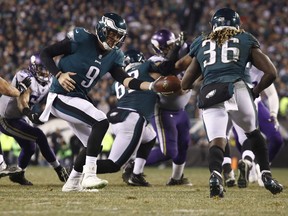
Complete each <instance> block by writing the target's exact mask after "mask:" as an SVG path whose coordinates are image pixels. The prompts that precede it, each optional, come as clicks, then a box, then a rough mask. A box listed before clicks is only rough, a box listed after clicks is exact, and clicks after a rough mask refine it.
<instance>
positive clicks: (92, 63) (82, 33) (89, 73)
mask: <svg viewBox="0 0 288 216" xmlns="http://www.w3.org/2000/svg"><path fill="white" fill-rule="evenodd" d="M71 40H72V46H71V51H72V54H70V55H66V56H63V57H62V58H61V59H60V61H59V64H58V67H59V69H60V70H61V71H62V72H75V73H77V74H76V75H74V76H71V78H72V79H73V80H75V82H76V85H75V86H76V88H75V90H74V91H73V92H70V93H68V92H66V91H65V90H64V89H63V88H62V86H61V85H60V84H59V82H58V80H57V79H53V83H52V86H51V89H50V91H51V92H55V93H58V94H65V95H69V96H78V97H81V96H82V97H85V96H86V95H87V93H88V92H89V91H90V90H91V88H92V87H93V86H94V85H95V84H96V83H97V81H98V80H99V79H101V77H102V76H103V75H105V74H106V73H107V72H108V71H109V70H110V69H111V68H112V67H114V66H115V65H119V66H123V62H124V53H123V52H122V51H121V50H120V49H116V48H115V49H112V50H111V51H110V52H108V53H107V54H105V55H102V54H101V53H100V52H99V51H100V48H99V45H98V43H97V37H96V36H95V35H94V34H91V33H89V32H88V31H86V30H85V29H84V28H75V29H74V30H73V37H72V38H71Z"/></svg>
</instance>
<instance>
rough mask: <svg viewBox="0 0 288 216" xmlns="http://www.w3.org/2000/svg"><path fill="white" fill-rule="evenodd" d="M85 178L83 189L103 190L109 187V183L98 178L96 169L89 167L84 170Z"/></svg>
mask: <svg viewBox="0 0 288 216" xmlns="http://www.w3.org/2000/svg"><path fill="white" fill-rule="evenodd" d="M83 173H84V177H83V180H82V183H81V184H82V187H83V189H101V188H104V187H106V186H107V185H108V181H107V180H104V179H100V178H98V177H97V176H96V167H89V166H87V165H85V166H84V168H83Z"/></svg>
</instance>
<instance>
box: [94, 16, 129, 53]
mask: <svg viewBox="0 0 288 216" xmlns="http://www.w3.org/2000/svg"><path fill="white" fill-rule="evenodd" d="M126 35H127V25H126V22H125V20H124V19H123V18H122V17H121V16H119V15H117V14H115V13H106V14H104V15H103V16H102V18H101V20H100V21H98V23H97V25H96V36H97V38H98V40H99V42H100V43H101V45H102V46H103V48H104V49H105V50H111V49H114V48H120V47H121V45H122V44H123V42H124V40H125V38H126Z"/></svg>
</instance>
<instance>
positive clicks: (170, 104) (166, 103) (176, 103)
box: [148, 56, 192, 111]
mask: <svg viewBox="0 0 288 216" xmlns="http://www.w3.org/2000/svg"><path fill="white" fill-rule="evenodd" d="M148 60H150V61H153V62H163V61H165V60H166V59H165V58H163V57H162V56H152V57H150V58H149V59H148ZM183 75H184V73H180V74H178V75H177V77H178V78H179V79H180V80H181V79H182V78H183ZM158 95H159V101H158V105H159V107H160V108H162V109H167V110H175V111H176V110H180V109H184V108H185V106H186V105H187V104H188V102H189V100H190V98H191V95H192V90H188V91H182V93H181V94H171V95H163V94H160V93H159V94H158Z"/></svg>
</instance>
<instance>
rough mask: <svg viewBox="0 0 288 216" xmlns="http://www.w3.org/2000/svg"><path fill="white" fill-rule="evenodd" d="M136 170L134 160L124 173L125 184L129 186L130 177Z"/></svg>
mask: <svg viewBox="0 0 288 216" xmlns="http://www.w3.org/2000/svg"><path fill="white" fill-rule="evenodd" d="M133 169H134V160H130V161H128V162H127V164H126V166H125V167H124V171H123V173H122V179H123V182H125V183H127V184H128V180H129V178H130V175H131V174H132V173H133Z"/></svg>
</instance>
